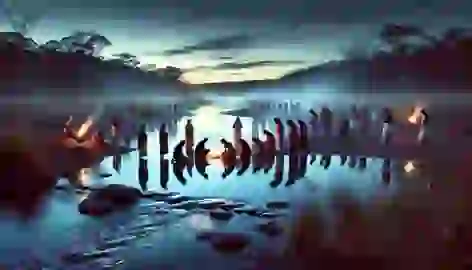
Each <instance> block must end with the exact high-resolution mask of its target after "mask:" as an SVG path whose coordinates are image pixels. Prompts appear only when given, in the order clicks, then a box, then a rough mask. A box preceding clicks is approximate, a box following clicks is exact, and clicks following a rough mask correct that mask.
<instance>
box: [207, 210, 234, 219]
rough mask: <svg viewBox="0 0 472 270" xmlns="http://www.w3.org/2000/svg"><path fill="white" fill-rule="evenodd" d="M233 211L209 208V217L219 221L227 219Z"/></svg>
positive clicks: (231, 215)
mask: <svg viewBox="0 0 472 270" xmlns="http://www.w3.org/2000/svg"><path fill="white" fill-rule="evenodd" d="M233 215H234V213H233V212H230V211H225V210H220V209H217V210H211V211H210V217H211V218H213V219H216V220H221V221H228V220H230V219H231V218H232V217H233Z"/></svg>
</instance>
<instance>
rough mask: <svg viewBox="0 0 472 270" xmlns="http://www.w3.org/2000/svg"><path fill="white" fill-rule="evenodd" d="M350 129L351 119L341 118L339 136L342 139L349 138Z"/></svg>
mask: <svg viewBox="0 0 472 270" xmlns="http://www.w3.org/2000/svg"><path fill="white" fill-rule="evenodd" d="M350 129H351V123H350V121H349V119H343V120H341V124H340V126H339V137H340V138H342V139H347V138H349V131H350Z"/></svg>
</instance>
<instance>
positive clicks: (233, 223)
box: [0, 98, 472, 269]
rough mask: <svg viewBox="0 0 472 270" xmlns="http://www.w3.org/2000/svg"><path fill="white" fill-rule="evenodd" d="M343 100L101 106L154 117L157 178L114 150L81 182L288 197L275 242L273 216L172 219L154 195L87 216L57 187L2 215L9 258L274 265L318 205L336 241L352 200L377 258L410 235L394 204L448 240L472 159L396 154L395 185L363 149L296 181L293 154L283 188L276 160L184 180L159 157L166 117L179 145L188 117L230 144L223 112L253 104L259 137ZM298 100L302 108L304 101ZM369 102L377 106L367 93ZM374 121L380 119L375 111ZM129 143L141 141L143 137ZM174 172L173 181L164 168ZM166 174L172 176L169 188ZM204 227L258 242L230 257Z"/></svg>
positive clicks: (213, 168) (2, 257) (0, 246)
mask: <svg viewBox="0 0 472 270" xmlns="http://www.w3.org/2000/svg"><path fill="white" fill-rule="evenodd" d="M333 99H334V98H331V99H329V102H328V100H326V102H324V101H323V100H321V101H320V100H318V99H317V100H316V101H313V102H311V101H310V102H308V103H306V102H305V103H304V102H301V103H300V102H297V101H293V100H292V101H291V100H287V102H293V103H294V105H292V106H291V107H290V109H287V108H286V105H283V104H281V105H277V104H273V103H271V105H268V104H259V103H258V104H255V103H254V104H253V103H251V104H249V102H248V101H245V100H244V99H239V98H234V99H230V98H228V99H227V100H225V102H219V103H215V102H210V104H209V103H208V102H206V103H205V102H204V103H201V104H200V103H196V104H194V105H191V106H190V105H185V106H184V105H182V106H180V105H179V107H178V108H177V109H176V110H177V111H174V112H172V109H170V107H163V108H161V107H162V106H161V105H159V106H157V105H156V106H155V107H156V108H154V107H153V105H152V104H151V105H146V106H145V107H146V109H145V110H144V109H142V108H143V107H144V106H143V105H142V104H141V105H133V106H131V107H130V106H128V105H129V104H127V105H126V106H124V105H116V104H112V105H107V106H104V108H105V109H100V112H99V113H98V114H99V115H100V117H102V118H106V117H108V116H110V115H112V114H114V113H116V112H120V113H121V114H126V116H123V117H124V119H128V121H131V120H136V119H137V118H138V116H136V114H132V113H129V112H131V111H133V112H134V111H136V110H138V109H139V110H141V109H142V110H141V113H140V116H139V119H140V120H139V121H141V122H146V123H147V124H148V155H147V157H146V163H147V164H144V162H142V163H141V166H145V165H147V171H148V177H147V181H146V180H143V179H141V180H139V167H140V159H139V157H138V154H137V153H136V152H132V153H130V154H126V155H123V156H122V157H121V162H120V165H119V166H120V169H119V171H117V170H115V168H116V163H117V161H116V160H114V157H107V158H105V160H103V162H102V163H101V164H100V165H99V166H98V167H99V169H88V168H84V170H82V171H81V172H80V175H79V177H78V181H80V183H81V184H83V185H86V186H96V185H104V184H112V183H116V184H125V185H128V186H133V187H136V188H139V189H143V188H144V189H147V190H153V191H159V192H178V193H179V194H181V195H186V196H191V197H193V196H195V197H198V198H224V199H227V200H231V201H236V202H243V203H245V204H246V206H248V207H249V206H250V207H254V208H264V207H265V205H266V203H267V202H271V201H272V202H273V201H283V202H288V203H289V205H290V206H289V208H288V209H286V210H284V211H283V213H286V215H284V216H282V217H279V218H278V219H277V220H278V222H280V224H282V226H283V227H284V228H285V232H284V233H282V234H281V235H279V236H276V237H267V236H265V235H263V234H261V233H259V232H258V231H257V229H256V226H257V224H260V223H261V222H267V220H266V219H264V218H259V217H253V216H250V215H244V214H236V215H234V217H233V218H232V219H231V220H229V221H221V220H215V219H213V218H210V217H209V216H208V214H206V213H204V212H198V211H196V212H192V211H186V210H182V209H175V210H173V211H171V212H169V213H168V214H165V215H163V214H156V213H154V212H152V211H150V210H149V209H155V208H156V207H159V204H156V203H155V202H153V201H151V200H144V199H143V200H142V202H140V205H138V206H136V207H135V208H133V209H130V210H129V211H125V212H120V213H117V214H114V215H112V216H110V217H106V218H93V217H89V216H85V215H80V214H79V213H78V210H77V205H78V203H79V202H80V201H81V200H83V198H84V196H86V195H84V194H78V193H76V192H73V191H67V190H62V189H57V190H53V191H51V193H50V194H48V195H47V197H46V198H45V200H44V202H43V205H42V206H41V207H40V211H39V212H38V213H37V214H36V215H34V216H32V217H29V218H27V219H24V218H20V217H19V216H18V215H16V213H15V212H4V213H2V214H1V216H0V231H1V232H2V234H0V263H1V264H3V265H5V267H7V269H12V268H13V269H14V267H20V265H23V266H24V265H25V264H32V263H33V262H34V261H36V262H40V263H41V264H42V265H46V266H48V267H50V268H51V269H107V268H106V267H109V268H108V269H159V267H162V268H161V269H194V268H195V264H196V263H198V264H199V266H200V267H208V269H221V268H222V267H225V269H267V268H266V267H262V268H258V266H257V262H258V261H259V259H258V258H261V257H263V256H267V254H270V256H273V257H277V256H278V254H281V253H282V252H283V251H284V250H286V249H287V248H289V245H290V241H289V240H290V238H291V237H292V236H291V235H292V233H291V231H292V230H294V229H293V228H294V227H293V226H291V225H292V224H294V222H295V221H296V220H298V218H299V217H300V216H301V215H304V214H305V213H306V212H310V211H315V210H313V209H314V208H316V209H317V210H316V211H318V212H319V213H320V216H321V220H322V223H323V224H324V226H326V230H325V231H324V233H323V238H324V239H323V241H326V242H327V243H330V244H331V245H333V246H336V245H337V244H338V243H337V241H338V240H337V239H339V238H340V236H339V234H340V233H339V231H337V229H335V228H337V227H336V224H338V223H339V216H340V215H341V214H340V212H342V211H340V210H339V208H340V205H342V204H343V201H344V200H347V201H348V203H349V204H355V205H356V206H357V207H358V209H359V211H360V212H362V213H364V215H366V216H368V217H369V221H368V222H369V224H371V225H370V226H371V227H369V228H371V230H370V231H369V233H368V234H369V235H370V236H371V237H370V239H369V240H365V241H368V243H367V242H365V243H364V242H362V244H361V246H363V247H365V248H364V249H365V250H367V251H366V252H370V251H372V250H377V252H378V253H382V252H385V253H388V252H391V251H390V249H389V248H391V247H392V246H395V247H398V246H399V245H400V244H399V243H398V241H400V240H398V241H397V240H392V239H394V238H395V237H397V238H402V237H404V236H405V235H407V234H406V232H405V234H402V233H400V232H399V231H398V230H397V229H398V227H401V225H399V223H398V220H399V219H397V218H395V217H394V215H396V212H394V211H393V210H392V208H393V206H392V205H397V207H398V208H401V209H402V210H405V209H406V210H405V211H406V212H409V213H413V212H414V213H421V216H422V217H424V216H425V215H427V218H425V219H427V221H424V224H427V228H426V227H423V230H426V231H428V233H430V234H431V235H432V234H433V232H437V234H438V235H440V236H438V237H439V238H441V239H442V238H444V237H447V236H444V235H446V234H448V233H449V232H450V231H452V230H453V228H454V226H455V225H456V224H458V223H460V222H461V221H463V220H464V218H463V216H465V215H466V210H464V209H466V208H467V205H468V204H467V200H466V199H467V195H468V193H467V187H468V184H467V181H465V180H467V179H468V178H469V177H470V176H471V175H472V174H471V173H470V172H469V171H468V170H467V169H466V168H467V165H464V164H467V161H466V160H465V159H464V158H462V157H461V158H457V157H449V156H446V157H441V155H439V154H438V156H435V157H431V158H430V159H428V160H392V162H391V166H390V168H391V175H390V178H389V179H388V180H386V179H385V178H386V175H385V172H384V170H383V168H384V160H383V159H377V158H372V157H366V161H367V162H366V165H365V167H362V165H361V166H359V157H358V156H354V157H348V161H347V162H346V164H345V165H341V158H340V157H339V156H333V157H332V160H331V165H330V166H329V167H328V168H324V167H323V166H321V165H320V156H317V159H316V161H315V162H314V163H313V164H311V165H310V164H309V161H310V157H308V166H307V171H306V174H305V176H304V177H302V178H301V179H299V180H297V181H296V182H295V183H293V184H292V185H289V186H287V185H286V183H287V176H288V168H289V158H288V157H287V156H286V157H285V158H284V161H283V163H284V164H283V165H284V166H283V168H284V172H283V173H284V180H283V182H282V183H280V184H279V185H277V186H276V185H274V184H273V181H274V177H275V173H276V166H274V167H273V168H271V169H270V170H268V171H267V172H264V171H263V170H260V171H258V172H255V173H253V169H252V166H251V167H250V168H249V169H248V170H247V172H246V173H244V174H243V175H242V176H238V175H237V173H236V170H235V172H233V173H232V174H231V175H229V176H228V177H226V178H225V179H222V177H221V174H222V172H223V170H224V168H223V164H222V163H221V161H219V160H213V161H211V164H210V166H209V167H208V168H207V173H208V176H209V177H208V179H205V178H203V177H202V176H201V175H200V174H199V173H198V172H197V171H196V170H195V168H193V169H192V170H191V171H190V172H189V171H187V170H184V172H183V177H184V178H185V181H183V180H182V179H178V177H176V176H175V175H174V173H173V169H172V167H173V164H172V163H171V162H170V161H169V159H170V158H171V155H170V157H169V158H168V159H162V158H161V156H160V154H159V139H158V138H159V136H158V131H157V127H159V126H160V124H162V123H166V124H167V125H168V127H169V148H170V151H172V150H173V147H174V146H175V145H176V144H177V143H178V142H179V141H180V140H181V139H183V138H184V134H185V123H186V121H187V119H192V121H193V125H194V127H195V141H196V142H198V141H199V140H201V139H203V138H205V137H207V138H209V141H208V143H207V144H206V146H207V147H208V148H210V149H215V150H221V149H222V145H221V143H220V142H219V140H220V138H222V137H223V138H227V139H229V140H231V139H232V137H233V130H232V124H233V123H234V121H235V119H236V117H235V116H234V115H228V114H226V113H224V112H225V111H226V112H227V111H229V110H238V109H247V110H245V111H244V110H240V111H238V112H239V113H240V114H241V121H242V125H243V133H242V136H243V138H244V139H246V140H247V141H248V142H250V141H251V138H252V137H253V136H255V135H257V134H259V135H262V130H263V129H264V128H268V129H271V130H274V125H273V123H272V121H271V120H270V119H272V118H273V117H274V116H280V117H283V118H285V119H291V118H302V119H304V118H307V117H308V115H307V113H306V112H307V109H308V108H309V107H313V104H319V105H321V104H338V106H337V108H335V113H336V112H338V111H339V113H341V112H344V113H346V112H347V111H348V109H349V106H348V104H349V102H346V101H344V102H339V103H336V102H335V101H333ZM410 101H411V100H410ZM297 103H299V105H296V104H297ZM362 104H367V103H366V102H365V100H364V102H362ZM416 104H417V102H406V101H405V100H403V101H399V102H398V103H397V104H396V105H395V109H396V111H395V112H396V115H399V117H403V118H402V119H406V116H407V115H408V114H409V112H410V111H411V108H412V106H414V105H416ZM428 105H429V104H428ZM430 106H431V110H432V111H433V112H437V114H436V115H437V117H436V118H435V116H434V114H433V113H431V114H432V118H435V119H437V120H436V123H437V124H436V126H443V125H442V124H441V123H442V122H440V120H439V119H447V117H449V116H450V115H451V114H452V109H451V110H450V111H449V112H450V114H449V115H446V114H445V113H444V111H445V110H443V108H445V106H446V105H444V104H442V105H441V106H440V105H436V106H434V105H430ZM92 107H93V106H92ZM158 107H159V108H158ZM378 107H379V104H372V110H374V109H377V108H378ZM136 108H138V109H136ZM318 108H319V107H318ZM435 108H436V109H435ZM154 109H156V110H155V111H154ZM315 109H316V107H315ZM456 109H457V106H456ZM84 110H85V109H84ZM87 110H88V111H89V113H88V114H91V113H90V111H91V110H92V111H93V110H96V109H93V108H92V109H90V108H88V107H87V109H86V110H85V111H87ZM32 111H34V110H33V109H32ZM143 111H144V112H143ZM465 111H466V109H464V112H465ZM48 112H49V115H52V114H54V115H55V116H57V117H59V116H64V115H61V114H65V113H62V112H61V110H57V111H54V112H53V111H51V110H50V111H48ZM92 114H93V113H92ZM243 114H244V115H243ZM78 115H80V114H79V113H78ZM85 115H86V114H85ZM373 118H374V119H375V115H374V116H373ZM253 122H256V124H254V123H253ZM78 123H80V121H79V122H78ZM256 130H257V131H256ZM438 132H439V131H438ZM261 138H262V136H261ZM131 146H132V147H136V141H135V140H133V141H132V143H131ZM409 163H413V164H414V166H415V168H410V167H411V164H409ZM114 167H115V168H114ZM166 168H167V169H168V180H167V179H166V174H165V173H163V170H165V169H166ZM98 170H99V171H100V172H101V173H109V174H111V176H109V177H106V178H103V177H100V175H99V174H98V173H97V172H96V171H98ZM469 180H470V179H469ZM163 181H164V182H166V183H167V184H166V186H164V187H163V185H162V183H163ZM271 183H272V184H271ZM58 185H70V183H69V182H68V181H67V180H66V179H61V180H60V181H59V183H58ZM398 205H399V206H398ZM425 213H426V214H425ZM423 214H424V215H423ZM341 222H342V221H341ZM372 224H373V225H372ZM425 226H426V225H425ZM430 227H434V228H433V229H430ZM372 228H375V229H372ZM402 228H403V227H402ZM408 228H409V227H408ZM202 230H205V231H207V230H210V231H211V230H213V231H225V232H240V233H245V234H248V235H250V237H251V239H252V240H251V243H250V245H249V247H248V248H246V249H245V250H244V251H243V252H240V253H237V254H230V255H228V254H221V253H220V252H217V251H215V250H214V249H213V248H212V247H211V245H209V244H208V243H207V242H204V241H197V240H196V236H197V235H198V233H199V232H200V231H202ZM405 230H406V229H405ZM360 233H361V232H359V234H360ZM438 237H436V236H435V237H432V236H431V237H429V238H428V239H435V240H434V241H436V240H437V238H438ZM110 240H115V241H116V243H115V244H108V246H107V249H106V250H107V251H109V252H110V254H107V256H103V257H101V258H93V259H90V260H83V261H80V262H79V263H67V262H66V261H64V259H63V256H64V254H70V253H73V252H77V253H84V252H93V251H94V250H97V248H100V247H101V246H103V245H104V243H106V242H107V241H110ZM415 241H416V242H414V244H411V245H410V247H409V248H408V250H410V251H411V250H414V249H418V247H420V248H421V249H423V250H424V252H423V253H421V254H419V253H418V254H419V255H418V254H417V257H418V261H421V260H424V261H428V258H429V257H428V256H430V257H431V258H433V257H434V254H436V253H435V251H434V252H433V251H432V249H426V248H427V247H429V248H431V245H432V243H433V240H427V239H426V238H425V239H423V238H418V239H416V240H415ZM437 241H439V240H437ZM441 241H442V240H441ZM394 242H395V243H394ZM434 243H435V244H437V242H434ZM356 245H359V242H356ZM105 246H106V245H105ZM361 249H362V248H359V250H361ZM438 249H439V248H438ZM346 252H347V251H346ZM349 252H354V251H352V250H350V251H349ZM359 252H360V251H359ZM415 256H416V255H415ZM415 256H413V255H412V257H411V258H413V257H414V258H415V259H416V257H415ZM422 263H424V264H421V265H422V266H424V265H427V264H428V263H427V262H422ZM18 269H20V268H18ZM21 269H24V268H21ZM271 269H274V268H271Z"/></svg>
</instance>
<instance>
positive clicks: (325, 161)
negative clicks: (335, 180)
mask: <svg viewBox="0 0 472 270" xmlns="http://www.w3.org/2000/svg"><path fill="white" fill-rule="evenodd" d="M320 165H321V166H323V168H324V169H325V170H327V169H329V166H330V165H331V155H323V156H321V160H320Z"/></svg>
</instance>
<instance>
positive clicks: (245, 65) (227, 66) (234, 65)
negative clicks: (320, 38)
mask: <svg viewBox="0 0 472 270" xmlns="http://www.w3.org/2000/svg"><path fill="white" fill-rule="evenodd" d="M299 64H306V63H305V61H298V60H260V61H250V62H224V63H221V64H218V65H213V66H197V67H193V68H191V69H190V70H187V71H197V70H235V69H249V68H258V67H267V66H289V65H299Z"/></svg>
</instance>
